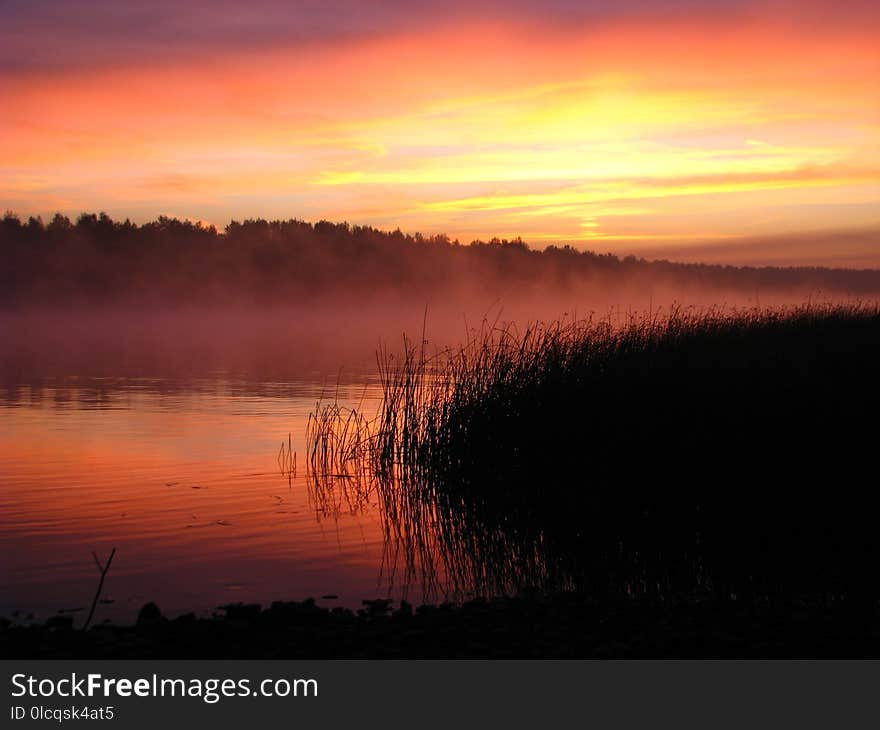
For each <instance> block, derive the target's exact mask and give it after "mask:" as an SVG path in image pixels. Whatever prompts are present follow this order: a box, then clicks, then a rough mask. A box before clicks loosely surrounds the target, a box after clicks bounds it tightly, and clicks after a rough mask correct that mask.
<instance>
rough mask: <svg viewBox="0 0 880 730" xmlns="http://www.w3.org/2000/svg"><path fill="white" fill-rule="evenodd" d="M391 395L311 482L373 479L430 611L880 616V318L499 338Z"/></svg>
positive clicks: (837, 315) (350, 429)
mask: <svg viewBox="0 0 880 730" xmlns="http://www.w3.org/2000/svg"><path fill="white" fill-rule="evenodd" d="M379 374H380V380H381V383H382V387H383V402H382V405H381V408H380V410H379V413H378V415H377V416H376V418H375V419H373V420H368V419H366V418H364V417H363V416H362V415H360V414H357V415H356V416H355V415H352V414H343V413H337V412H336V411H332V410H331V411H329V412H325V414H324V415H323V416H321V420H320V428H317V427H316V428H314V429H313V431H314V433H315V434H316V435H317V440H316V441H315V448H316V452H317V454H318V456H319V461H318V462H315V461H314V459H313V461H312V464H313V466H318V467H320V468H321V469H323V470H324V472H325V473H332V472H334V471H339V470H340V467H341V466H343V467H344V465H345V464H348V463H350V464H353V465H354V464H356V465H358V466H357V472H358V474H359V475H360V477H359V478H360V482H359V483H360V484H361V485H362V486H363V485H368V486H367V488H368V489H371V490H376V493H377V494H378V495H379V497H380V503H381V504H382V506H383V510H384V514H385V518H386V519H385V521H386V525H387V536H388V538H389V546H390V547H389V550H390V554H389V563H390V564H393V565H401V564H402V565H404V566H406V570H407V572H408V574H409V575H410V577H411V575H412V574H413V573H422V574H423V577H424V578H425V584H426V585H427V586H428V587H429V589H430V590H437V589H438V588H439V589H440V590H441V591H442V592H445V593H447V594H448V593H449V592H454V593H456V594H464V593H473V592H477V593H503V592H508V591H513V590H522V589H523V588H525V587H529V586H535V587H548V586H552V587H554V588H568V589H577V590H581V591H585V592H588V593H590V594H592V595H596V596H597V597H600V596H603V595H609V594H614V595H621V594H623V595H641V596H654V597H658V598H666V597H672V596H676V597H681V596H685V595H691V594H693V593H694V592H695V591H696V592H699V593H704V594H705V593H707V594H712V595H716V596H720V597H724V598H726V599H729V598H731V597H737V598H741V597H745V598H748V599H756V598H760V597H761V596H770V595H774V596H778V595H783V596H793V595H810V596H816V595H819V596H822V597H824V598H826V599H828V600H834V599H836V598H840V597H846V598H847V599H850V600H853V599H859V598H865V599H870V600H875V599H876V598H878V597H880V584H878V580H877V569H878V562H877V558H878V556H880V535H878V531H877V526H876V524H875V523H876V518H875V515H876V508H877V504H878V502H877V499H876V497H875V491H876V481H877V479H876V474H875V468H876V453H877V444H878V414H880V410H878V408H880V384H878V374H880V310H878V309H877V308H873V307H862V306H847V307H838V306H836V307H832V306H825V307H815V306H804V307H798V308H792V309H787V310H777V311H765V310H752V311H747V312H743V311H739V312H725V311H721V310H713V311H701V312H697V311H693V310H675V311H672V312H669V313H666V314H663V315H661V314H656V313H655V314H651V315H647V316H632V317H629V318H627V319H626V320H625V321H622V322H612V321H596V320H587V321H569V322H553V323H549V324H539V325H535V326H533V327H530V328H528V329H526V330H525V331H522V332H518V331H517V330H516V329H514V328H513V327H507V326H498V325H497V324H495V325H489V324H484V326H483V327H482V328H480V329H479V330H477V331H475V332H473V333H472V334H471V337H470V339H469V341H468V342H466V343H465V344H464V345H463V346H462V347H460V348H459V349H457V350H454V351H446V352H443V353H440V354H437V355H433V356H428V355H426V353H425V350H424V345H423V344H422V343H420V344H419V345H414V344H412V343H410V342H407V343H406V344H405V347H404V350H403V352H402V353H401V354H399V355H397V356H392V355H390V354H388V353H385V352H383V353H380V357H379ZM343 416H344V417H343ZM317 423H318V422H317V421H316V424H317ZM340 459H341V461H340ZM367 477H369V478H367Z"/></svg>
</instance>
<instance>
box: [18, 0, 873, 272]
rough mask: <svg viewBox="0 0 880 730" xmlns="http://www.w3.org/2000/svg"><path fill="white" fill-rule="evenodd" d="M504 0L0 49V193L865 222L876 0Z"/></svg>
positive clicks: (650, 232) (707, 234)
mask: <svg viewBox="0 0 880 730" xmlns="http://www.w3.org/2000/svg"><path fill="white" fill-rule="evenodd" d="M264 4H266V5H267V6H272V7H275V6H274V5H273V4H272V3H264ZM526 5H527V4H525V3H524V4H521V5H517V7H518V8H519V10H512V11H511V12H509V13H506V14H504V15H503V16H502V14H500V13H495V14H493V15H492V17H474V18H472V19H471V21H470V22H462V18H456V19H455V22H452V21H449V20H447V21H446V22H442V23H437V22H436V19H435V22H433V23H430V24H429V23H425V24H419V23H413V24H412V26H411V27H410V25H408V24H407V23H406V22H403V21H401V22H394V23H392V22H388V23H387V27H383V25H382V23H381V22H379V20H381V18H380V19H377V20H376V23H370V24H369V25H370V29H369V32H367V30H364V32H362V33H358V32H351V33H347V34H346V33H339V34H334V33H328V34H324V35H322V34H320V33H319V34H317V35H316V36H315V37H314V38H309V39H308V41H305V40H302V39H301V38H300V36H299V35H297V33H300V32H301V31H302V28H301V27H300V25H298V23H302V24H307V23H308V22H309V21H310V20H311V21H313V22H314V23H319V21H320V18H316V19H309V18H300V19H298V20H296V19H294V20H289V19H288V20H287V21H285V22H288V23H289V28H288V30H289V31H290V37H285V35H284V32H283V29H284V28H287V26H284V25H283V23H282V24H281V28H282V30H281V31H279V32H278V33H277V35H278V36H280V37H276V38H274V40H273V42H271V43H266V44H246V43H236V42H235V41H234V40H231V41H229V40H228V41H226V42H225V43H221V42H220V41H217V42H216V43H213V44H212V43H211V42H210V41H209V40H205V41H204V42H205V43H206V47H205V48H204V49H203V50H204V52H201V53H189V54H186V53H175V52H174V48H169V49H168V53H167V55H161V56H158V57H144V56H143V55H142V54H139V53H137V52H136V50H137V49H134V50H131V51H128V50H126V49H125V48H116V49H115V51H113V52H108V54H107V55H106V57H102V58H100V59H97V60H92V59H89V58H86V59H85V60H84V61H83V63H80V64H67V65H63V66H53V65H52V64H46V65H44V66H37V65H35V66H34V67H28V65H27V64H24V63H22V64H19V65H18V66H16V65H12V64H7V65H5V66H4V67H2V70H0V88H2V91H3V94H4V97H5V99H6V100H7V103H6V111H5V113H4V115H3V120H2V122H0V140H2V145H3V147H4V150H5V154H4V160H3V167H2V168H0V196H2V198H3V200H4V202H5V204H6V205H7V206H8V207H11V208H13V209H15V210H17V211H19V212H20V213H24V214H30V213H40V214H43V215H44V216H45V215H46V214H47V213H49V212H52V211H54V210H56V209H58V210H61V211H64V212H67V213H70V214H75V213H77V212H78V211H79V210H81V209H99V208H100V209H106V210H107V211H108V212H110V213H111V214H113V215H116V216H131V217H133V218H135V219H137V220H143V219H145V218H150V217H153V216H155V215H157V214H160V213H166V214H173V215H181V216H189V217H190V218H201V219H204V220H208V221H211V222H214V223H217V224H219V225H222V224H225V222H226V221H227V220H228V219H229V218H230V217H238V218H243V217H250V216H255V215H260V216H265V217H285V218H287V217H292V216H297V217H303V218H307V219H317V218H321V217H325V218H329V219H333V220H342V219H348V220H352V221H355V222H358V223H368V224H372V225H377V226H380V227H387V228H394V227H397V226H400V227H402V228H404V229H407V230H422V231H424V232H441V231H442V232H448V233H449V234H450V235H451V236H453V237H459V238H461V239H462V240H469V239H470V238H473V237H483V238H487V237H491V236H493V235H499V236H517V235H520V236H522V237H523V238H524V239H526V240H528V241H534V242H536V243H539V244H540V243H543V242H549V241H553V240H558V241H574V242H585V243H586V245H589V246H590V247H600V248H603V250H604V249H605V248H607V249H611V250H615V251H618V252H620V253H628V252H630V251H637V252H647V253H649V254H657V255H662V254H664V252H667V251H668V250H672V249H670V248H668V247H669V246H671V247H673V248H674V249H675V250H676V251H679V252H681V251H682V250H686V248H687V245H689V243H690V242H698V241H700V242H703V241H705V240H707V239H711V240H715V239H717V240H719V241H722V240H728V239H730V238H737V237H754V236H761V235H767V234H781V233H786V234H788V233H796V232H806V231H826V230H827V231H831V230H833V231H839V230H843V229H858V228H871V227H874V226H876V225H877V224H878V223H880V218H878V214H877V204H878V202H880V152H878V150H880V144H878V143H880V98H878V93H877V87H876V78H877V77H878V76H880V51H878V47H877V44H876V27H877V20H876V17H875V15H876V13H875V12H872V11H870V10H864V11H862V12H861V15H859V14H858V13H856V14H854V18H853V20H852V21H851V22H849V23H847V22H843V21H840V20H836V19H834V18H833V16H832V11H833V8H831V7H830V6H828V7H825V6H824V4H822V3H810V4H803V6H802V5H798V6H797V8H794V7H792V8H788V9H787V10H786V7H785V6H784V4H783V5H782V6H779V5H771V6H770V7H769V9H768V8H765V7H764V6H763V5H757V4H755V5H753V6H738V11H737V12H734V11H732V10H731V11H729V12H722V11H721V10H718V11H717V12H716V13H714V14H713V13H712V12H709V11H705V12H702V13H701V14H699V15H696V16H693V17H687V18H684V17H681V16H680V15H679V16H678V17H672V18H671V19H665V20H664V19H658V18H657V17H656V13H653V14H651V13H648V12H647V10H646V11H645V12H644V13H641V12H639V8H641V7H642V6H641V5H640V4H638V3H635V4H634V6H635V7H630V4H624V5H625V6H626V7H627V8H628V10H627V11H626V12H623V11H621V12H620V13H619V14H618V15H614V14H613V13H611V14H610V15H609V16H607V17H602V18H601V20H596V21H595V22H594V20H592V19H587V20H584V19H583V18H573V19H571V22H567V21H566V20H565V18H561V19H557V20H559V22H553V21H552V19H550V20H539V19H537V18H536V17H535V16H533V15H530V14H529V13H528V12H527V11H526V9H525V6H526ZM647 5H650V4H647ZM647 5H646V7H647ZM622 7H623V6H622ZM279 12H281V11H280V10H279ZM386 12H387V13H388V14H389V17H391V15H393V13H391V11H388V10H387V9H386ZM560 12H561V11H560ZM377 13H378V11H377ZM285 17H287V16H285ZM404 20H405V19H404ZM465 20H466V19H465ZM218 22H219V21H218ZM352 22H354V23H355V25H357V21H352ZM376 25H378V30H377V29H376V28H375V27H374V26H376ZM309 27H311V26H309ZM294 31H297V33H295V32H294ZM57 32H58V33H63V32H64V30H63V29H62V28H60V27H59V28H58V30H57ZM294 36H296V37H295V38H294ZM71 43H72V42H71ZM111 50H112V49H111ZM69 52H70V53H72V54H75V53H84V52H83V51H80V50H77V48H76V47H74V48H72V50H70V51H69ZM86 55H88V54H86ZM870 240H873V239H870ZM605 244H607V245H605ZM862 245H863V246H866V245H867V246H871V245H872V244H870V243H869V244H862ZM682 247H684V249H682ZM871 250H873V249H871ZM701 251H702V253H703V255H704V257H705V258H711V257H712V256H711V250H710V249H707V248H706V247H703V248H702V249H701ZM719 255H720V254H719ZM722 258H723V256H722ZM792 258H796V257H795V255H794V254H793V255H792ZM795 262H796V261H795ZM875 263H880V260H878V261H876V262H875Z"/></svg>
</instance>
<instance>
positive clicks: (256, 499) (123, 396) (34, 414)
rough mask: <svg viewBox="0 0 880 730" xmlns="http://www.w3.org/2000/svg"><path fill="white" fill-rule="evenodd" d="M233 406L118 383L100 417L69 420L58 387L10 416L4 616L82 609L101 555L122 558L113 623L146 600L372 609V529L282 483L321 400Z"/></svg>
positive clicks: (70, 406)
mask: <svg viewBox="0 0 880 730" xmlns="http://www.w3.org/2000/svg"><path fill="white" fill-rule="evenodd" d="M189 385H192V384H189ZM235 390H236V389H235V388H231V387H230V386H229V384H224V383H217V384H214V386H213V388H212V390H211V392H208V393H195V394H194V393H177V394H165V395H160V394H159V393H157V392H153V391H146V392H141V391H140V388H139V387H138V384H137V383H132V382H125V381H117V383H116V385H115V386H113V387H111V386H105V390H104V393H103V394H104V400H103V402H102V404H101V407H100V408H95V407H94V406H93V403H92V398H91V394H90V393H88V392H86V391H84V390H77V389H75V388H74V389H68V390H66V391H65V393H64V401H63V402H62V404H61V405H59V401H58V396H59V392H58V390H56V389H55V388H54V387H46V388H44V389H41V390H37V391H32V392H30V393H27V394H26V397H22V398H20V399H12V400H11V401H9V402H4V401H0V409H2V412H3V421H2V424H0V467H2V468H0V475H2V476H0V486H2V490H0V492H2V500H0V501H2V504H0V546H2V547H3V548H4V553H5V554H6V556H7V557H6V559H5V561H4V571H3V573H4V575H3V578H4V586H3V588H4V590H3V591H2V592H3V594H4V599H5V600H4V601H3V602H2V606H0V611H2V612H5V613H7V614H8V613H9V611H12V610H15V609H27V610H33V609H36V610H38V611H45V610H50V612H51V611H54V610H56V609H57V608H59V607H64V606H66V605H73V604H76V602H77V601H81V600H86V597H87V596H86V594H87V593H88V591H89V590H90V589H91V580H92V574H93V571H94V566H93V565H92V563H91V557H90V553H91V551H92V550H97V551H98V552H99V553H101V554H102V555H106V554H107V553H109V550H110V549H111V548H113V547H115V548H117V550H118V557H117V559H116V561H115V562H114V566H113V575H112V581H111V583H110V585H111V586H112V589H111V590H112V593H111V595H112V596H113V597H114V598H115V599H116V603H115V604H114V605H112V606H105V607H104V608H103V614H104V615H113V616H114V617H117V618H126V619H127V618H129V617H130V615H131V614H132V612H133V611H136V610H137V609H138V608H139V607H140V605H141V604H142V603H143V600H144V599H143V594H147V595H149V597H150V598H151V599H152V600H158V601H160V603H162V604H163V608H166V609H167V610H173V611H178V612H179V611H183V610H188V609H196V610H202V609H204V608H206V607H210V606H211V605H216V604H218V603H222V602H223V601H224V600H234V599H235V598H236V597H237V595H238V594H237V593H236V591H238V590H240V589H242V587H244V588H246V589H247V590H249V591H251V592H252V593H253V594H255V595H261V596H264V597H266V598H267V599H268V598H272V597H274V598H277V599H281V598H287V597H288V596H289V595H290V593H291V592H293V593H294V594H297V595H300V594H302V595H316V596H320V595H322V594H324V593H328V592H330V591H331V590H333V591H337V592H339V593H346V592H348V591H350V594H348V595H347V596H346V600H347V601H348V602H349V603H352V604H357V603H358V602H359V601H360V600H361V599H362V598H364V597H369V596H370V595H372V591H374V590H375V586H376V581H377V578H376V575H377V568H376V565H377V564H378V561H379V559H380V557H379V556H380V554H381V534H380V530H379V525H378V521H377V519H378V518H377V517H376V515H375V514H373V513H368V512H365V513H362V514H357V515H351V514H348V513H346V514H344V515H340V516H335V515H330V516H328V515H322V514H320V513H319V512H318V511H317V509H316V506H315V503H314V500H313V498H312V497H311V495H310V492H309V490H308V488H307V486H306V482H305V479H304V474H303V473H299V474H298V476H297V478H296V479H295V480H292V481H291V482H288V479H287V478H286V477H284V476H282V475H281V474H280V473H279V470H278V465H277V463H276V453H277V449H278V444H279V442H280V440H281V439H282V437H284V436H285V435H286V434H287V433H288V431H289V430H292V432H293V440H294V446H295V447H296V448H298V449H300V450H302V448H303V445H302V442H301V439H302V432H303V429H304V427H305V413H306V411H307V410H308V408H309V407H311V406H313V405H314V401H313V399H312V398H311V397H303V398H299V399H296V398H294V399H289V398H286V397H262V396H257V395H253V394H251V395H248V393H247V392H238V393H236V394H233V393H234V392H235ZM238 390H240V391H242V390H244V389H243V388H242V387H241V386H239V387H238ZM22 546H25V547H26V549H21V548H22ZM47 576H48V578H47ZM16 602H18V603H16ZM212 602H213V603H212Z"/></svg>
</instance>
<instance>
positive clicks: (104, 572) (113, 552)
mask: <svg viewBox="0 0 880 730" xmlns="http://www.w3.org/2000/svg"><path fill="white" fill-rule="evenodd" d="M114 555H116V548H113V549H112V550H111V551H110V557H109V558H107V564H106V565H104V566H103V567H101V561H99V560H98V556H97V555H95V553H92V557H93V558H94V559H95V564H96V565H97V566H98V570H100V571H101V580H99V581H98V590H97V591H95V597H94V598H93V599H92V608H91V610H89V616H88V618H87V619H86V622H85V623H84V624H83V627H82V630H83V631H85V630H86V629H87V628H89V624H90V623H91V622H92V616H94V615H95V606H97V605H98V599H99V598H100V597H101V591H102V590H103V588H104V578H106V577H107V571H108V570H110V563H112V562H113V556H114Z"/></svg>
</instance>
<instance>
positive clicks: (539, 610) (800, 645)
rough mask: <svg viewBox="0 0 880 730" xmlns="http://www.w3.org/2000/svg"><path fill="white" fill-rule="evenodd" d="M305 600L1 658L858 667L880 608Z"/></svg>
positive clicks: (33, 639) (81, 636) (792, 603)
mask: <svg viewBox="0 0 880 730" xmlns="http://www.w3.org/2000/svg"><path fill="white" fill-rule="evenodd" d="M365 603H367V605H365V607H364V608H363V609H362V610H360V611H358V612H356V613H355V612H352V611H349V610H347V609H339V608H337V609H333V610H330V609H327V608H321V607H319V606H317V605H315V603H314V601H312V600H307V601H302V602H289V603H274V604H272V606H271V607H269V608H267V609H261V608H260V606H258V605H240V604H239V605H233V606H227V607H225V609H224V610H223V613H222V614H218V615H216V616H215V617H213V618H210V619H197V618H195V617H194V616H192V615H188V616H182V617H179V618H176V619H173V620H169V619H166V618H164V617H162V616H161V614H160V613H159V610H158V609H157V608H156V607H155V606H154V605H152V604H148V606H145V607H144V609H143V610H142V611H141V616H140V618H139V620H138V622H137V624H135V625H133V626H113V625H109V624H105V625H100V626H96V627H94V628H92V629H91V630H89V631H78V630H75V629H74V628H73V627H72V624H71V622H70V620H69V619H68V618H63V619H62V618H60V617H59V618H56V619H52V620H50V621H49V622H47V623H46V624H44V625H41V626H31V627H22V626H6V627H5V628H4V629H3V630H0V655H2V656H3V657H4V658H7V659H72V658H77V659H147V658H153V659H159V658H165V659H197V658H198V659H209V658H213V659H239V658H241V659H244V658H260V659H351V658H364V659H427V658H435V659H436V658H653V657H657V658H659V657H667V658H672V657H680V658H701V657H704V658H739V657H742V658H745V657H752V658H773V657H780V658H781V657H785V658H819V657H833V658H868V657H878V656H880V610H878V609H877V608H876V607H869V606H866V605H864V604H856V603H848V602H846V601H833V600H823V601H819V600H812V601H807V600H787V601H778V602H770V601H764V602H757V603H752V604H747V603H745V602H743V601H735V600H727V601H718V600H713V599H708V598H707V599H692V600H688V601H681V602H678V603H676V604H674V605H670V604H662V603H656V602H648V601H621V602H617V603H614V604H612V605H600V604H598V603H596V602H594V601H590V600H588V599H586V598H584V597H582V596H579V595H575V594H558V595H555V596H529V595H526V596H521V597H518V598H512V599H495V600H491V601H484V600H475V601H471V602H468V603H464V604H460V605H452V604H449V605H442V606H422V607H420V608H418V609H415V610H413V608H412V607H411V606H409V605H408V604H406V603H404V604H402V605H400V606H397V607H392V606H391V604H390V602H388V601H373V602H365Z"/></svg>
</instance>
